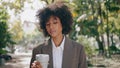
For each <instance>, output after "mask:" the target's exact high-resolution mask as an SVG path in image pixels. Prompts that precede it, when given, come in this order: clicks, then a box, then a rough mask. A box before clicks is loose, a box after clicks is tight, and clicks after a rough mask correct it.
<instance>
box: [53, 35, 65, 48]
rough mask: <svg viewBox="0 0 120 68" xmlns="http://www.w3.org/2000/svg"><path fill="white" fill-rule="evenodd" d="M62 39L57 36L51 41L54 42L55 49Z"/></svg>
mask: <svg viewBox="0 0 120 68" xmlns="http://www.w3.org/2000/svg"><path fill="white" fill-rule="evenodd" d="M63 38H64V36H63V35H59V36H57V37H55V38H52V39H53V41H54V43H55V46H56V47H58V46H60V44H61V42H62V40H63Z"/></svg>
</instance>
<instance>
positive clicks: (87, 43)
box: [77, 35, 97, 57]
mask: <svg viewBox="0 0 120 68" xmlns="http://www.w3.org/2000/svg"><path fill="white" fill-rule="evenodd" d="M77 42H78V43H80V44H82V45H83V46H84V47H85V52H86V54H87V56H88V57H91V56H93V55H95V53H96V51H95V50H96V49H97V47H96V46H97V44H96V43H95V42H96V41H95V40H94V39H93V38H87V37H86V36H82V35H79V36H78V40H77Z"/></svg>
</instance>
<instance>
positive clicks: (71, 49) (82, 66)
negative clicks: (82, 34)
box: [30, 37, 87, 68]
mask: <svg viewBox="0 0 120 68" xmlns="http://www.w3.org/2000/svg"><path fill="white" fill-rule="evenodd" d="M36 54H49V56H50V61H49V65H48V68H53V55H52V43H51V41H50V39H49V40H48V42H47V43H44V44H42V45H39V46H37V47H36V48H34V49H33V53H32V58H31V62H30V68H31V64H32V63H33V61H34V60H35V55H36ZM62 68H87V62H86V55H85V52H84V47H83V46H82V45H81V44H78V43H77V42H75V41H72V40H70V39H69V38H67V37H65V44H64V51H63V60H62Z"/></svg>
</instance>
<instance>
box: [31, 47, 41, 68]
mask: <svg viewBox="0 0 120 68" xmlns="http://www.w3.org/2000/svg"><path fill="white" fill-rule="evenodd" d="M41 46H42V45H39V46H38V47H36V48H34V49H33V51H32V58H31V61H30V67H29V68H31V65H32V63H33V62H34V61H35V60H36V59H35V57H36V54H40V53H41V48H42V47H41Z"/></svg>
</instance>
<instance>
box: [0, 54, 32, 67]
mask: <svg viewBox="0 0 120 68" xmlns="http://www.w3.org/2000/svg"><path fill="white" fill-rule="evenodd" d="M10 55H11V56H12V58H13V59H12V60H10V61H7V62H6V63H5V65H3V66H0V68H29V63H30V58H31V54H30V53H19V54H10Z"/></svg>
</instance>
